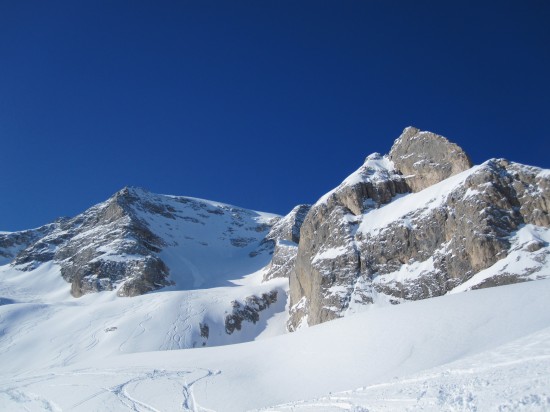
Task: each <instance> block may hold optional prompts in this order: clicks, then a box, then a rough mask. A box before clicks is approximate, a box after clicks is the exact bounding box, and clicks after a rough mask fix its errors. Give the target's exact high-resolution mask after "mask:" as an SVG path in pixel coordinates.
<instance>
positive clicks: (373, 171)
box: [315, 153, 395, 205]
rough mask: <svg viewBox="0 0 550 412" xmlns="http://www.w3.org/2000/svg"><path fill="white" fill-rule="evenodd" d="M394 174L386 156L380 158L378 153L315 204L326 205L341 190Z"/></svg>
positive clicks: (383, 178)
mask: <svg viewBox="0 0 550 412" xmlns="http://www.w3.org/2000/svg"><path fill="white" fill-rule="evenodd" d="M394 172H395V167H394V164H393V162H392V161H391V160H390V159H389V158H388V156H381V155H380V154H379V153H373V154H371V155H369V156H368V157H367V158H366V160H365V163H364V164H363V165H362V166H361V167H360V168H359V169H357V170H356V171H355V172H353V173H352V174H350V175H349V176H348V177H347V178H346V179H344V181H343V182H342V183H341V184H340V185H339V186H338V187H337V188H335V189H333V190H331V191H330V192H328V193H326V194H325V195H323V196H322V197H321V198H320V199H319V200H318V201H317V202H316V203H315V204H316V205H319V204H322V203H326V201H327V200H328V199H329V198H330V196H332V195H333V194H334V193H335V192H337V191H338V190H341V189H342V188H345V187H349V186H355V185H356V184H359V183H363V182H368V181H371V182H376V181H380V180H387V179H388V178H389V176H390V175H391V174H392V173H394Z"/></svg>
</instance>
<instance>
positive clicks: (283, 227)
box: [264, 205, 311, 280]
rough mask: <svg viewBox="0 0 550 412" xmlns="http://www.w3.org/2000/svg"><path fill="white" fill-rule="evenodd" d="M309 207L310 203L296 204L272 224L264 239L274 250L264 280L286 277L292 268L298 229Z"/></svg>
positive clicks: (296, 247)
mask: <svg viewBox="0 0 550 412" xmlns="http://www.w3.org/2000/svg"><path fill="white" fill-rule="evenodd" d="M310 209H311V205H298V206H296V207H294V208H293V209H292V210H291V211H290V213H289V214H288V215H286V216H285V217H284V218H282V219H280V220H279V221H278V222H277V223H275V225H273V228H272V229H271V230H270V232H269V234H268V235H267V236H266V239H265V242H266V243H267V242H269V243H270V244H271V245H273V246H274V250H273V257H272V259H271V263H270V264H269V267H268V268H267V271H266V273H265V275H264V280H269V279H273V278H280V277H285V278H288V277H289V276H290V273H291V271H292V270H294V261H295V260H296V254H297V253H298V243H299V242H300V229H301V227H302V224H303V222H304V219H305V218H306V216H307V213H308V212H309V210H310Z"/></svg>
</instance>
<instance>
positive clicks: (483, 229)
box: [289, 128, 550, 330]
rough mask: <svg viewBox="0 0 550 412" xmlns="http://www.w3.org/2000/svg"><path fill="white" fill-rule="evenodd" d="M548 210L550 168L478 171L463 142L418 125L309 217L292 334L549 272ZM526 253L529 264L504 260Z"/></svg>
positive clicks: (293, 289)
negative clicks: (381, 305) (377, 304)
mask: <svg viewBox="0 0 550 412" xmlns="http://www.w3.org/2000/svg"><path fill="white" fill-rule="evenodd" d="M430 141H431V142H432V144H433V149H432V150H426V147H428V146H430V145H429V143H430ZM404 147H405V148H406V150H408V151H410V152H407V151H404V150H405V149H403V148H404ZM430 147H431V146H430ZM417 151H420V154H418V153H417ZM401 169H403V170H405V171H406V172H408V173H412V172H415V174H408V175H405V174H403V173H402V172H401ZM549 212H550V171H548V170H542V169H539V168H536V167H531V166H525V165H520V164H517V163H513V162H508V161H506V160H503V159H492V160H489V161H487V162H485V163H483V164H482V165H479V166H474V167H470V163H469V160H468V157H467V155H466V154H465V153H463V152H462V151H461V149H460V148H458V146H456V145H454V144H452V143H450V142H449V141H448V140H446V139H444V138H443V137H441V136H437V135H434V134H432V133H429V132H420V131H419V130H417V129H412V128H407V129H405V131H404V132H403V134H402V136H401V137H400V138H398V139H397V140H396V141H395V143H394V146H393V147H392V149H391V151H390V155H389V156H385V157H382V156H380V155H378V154H374V155H371V156H369V157H367V159H366V161H365V164H364V165H363V166H362V167H361V168H359V169H358V170H357V171H356V172H355V173H353V174H352V175H351V176H349V177H348V178H347V179H346V180H344V182H343V183H342V184H341V185H340V186H338V187H337V188H336V189H334V190H332V191H331V192H329V193H328V194H327V195H325V196H323V197H322V198H321V199H320V200H319V201H318V202H317V203H315V204H314V205H313V207H312V208H311V210H310V212H309V213H308V215H307V217H306V219H305V221H304V223H303V225H302V229H301V240H300V244H299V246H298V251H297V257H296V264H295V268H294V271H292V272H291V277H290V296H291V305H292V306H291V314H290V315H291V318H290V322H289V329H290V330H296V329H298V328H300V327H303V326H305V325H315V324H318V323H322V322H325V321H327V320H331V319H334V318H336V317H340V316H343V315H344V314H346V313H351V312H355V311H357V310H362V309H361V308H362V306H364V305H368V304H370V303H373V302H374V301H376V300H384V301H387V302H390V303H394V304H397V303H400V302H403V301H405V300H418V299H425V298H429V297H433V296H441V295H443V294H445V293H447V292H450V291H451V290H459V289H455V288H459V286H460V285H461V284H464V283H465V282H468V283H467V284H468V287H469V288H479V287H487V286H496V285H503V284H508V283H515V282H521V281H525V280H533V279H540V278H544V277H547V276H549V272H548V268H549V265H550V260H549V259H548V256H549V255H550V247H549V243H548V239H550V232H549V227H550V215H549ZM518 249H522V250H523V251H524V252H523V254H522V256H525V259H527V260H529V259H531V262H530V263H528V264H527V263H526V264H524V265H523V264H518V265H511V264H502V263H503V262H508V263H510V262H509V260H510V259H508V260H505V261H503V262H501V260H502V259H505V258H507V257H509V256H512V255H514V256H515V257H518V256H519V255H518V254H517V253H516V250H518ZM528 256H531V258H529V257H528ZM499 262H500V263H499ZM495 265H496V266H495ZM490 268H493V269H491V270H489V269H490ZM487 270H488V272H484V274H482V275H480V276H476V274H478V273H480V272H481V271H487ZM476 279H477V280H478V282H477V283H475V280H476Z"/></svg>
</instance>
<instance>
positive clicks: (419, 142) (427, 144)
mask: <svg viewBox="0 0 550 412" xmlns="http://www.w3.org/2000/svg"><path fill="white" fill-rule="evenodd" d="M389 157H390V159H391V160H392V161H393V163H394V165H395V168H396V169H397V170H399V171H400V172H401V173H402V174H403V176H405V179H406V181H407V184H408V185H409V186H410V188H411V189H412V191H414V192H418V191H420V190H422V189H425V188H427V187H429V186H431V185H433V184H436V183H439V182H441V181H442V180H445V179H447V178H448V177H451V176H453V175H455V174H457V173H460V172H463V171H465V170H468V169H469V168H470V167H472V162H471V161H470V158H469V157H468V155H467V154H466V153H464V151H463V150H462V149H461V148H460V147H458V146H457V145H456V144H454V143H451V142H449V141H448V140H447V139H446V138H444V137H443V136H439V135H437V134H435V133H431V132H424V131H420V130H418V129H416V128H414V127H407V128H406V129H405V130H404V131H403V133H402V134H401V136H400V137H399V138H398V139H397V140H396V141H395V143H394V145H393V147H392V148H391V150H390V154H389Z"/></svg>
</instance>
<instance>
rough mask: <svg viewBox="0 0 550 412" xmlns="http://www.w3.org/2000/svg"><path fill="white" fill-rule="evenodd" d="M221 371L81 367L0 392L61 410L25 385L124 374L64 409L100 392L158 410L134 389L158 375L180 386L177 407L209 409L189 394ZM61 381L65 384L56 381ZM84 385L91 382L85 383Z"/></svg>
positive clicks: (188, 411)
mask: <svg viewBox="0 0 550 412" xmlns="http://www.w3.org/2000/svg"><path fill="white" fill-rule="evenodd" d="M219 374H221V371H219V370H210V369H201V368H198V369H189V370H178V371H168V370H158V369H154V370H152V371H150V372H139V371H116V372H112V373H109V372H108V371H97V372H96V371H83V372H75V373H49V374H45V375H41V376H33V377H29V378H22V379H16V380H13V381H11V382H10V384H9V386H7V387H5V389H2V390H0V394H6V395H7V396H8V398H9V399H10V400H11V401H12V402H13V403H14V404H16V405H18V406H22V407H24V404H25V403H29V402H31V401H32V402H39V403H40V405H39V407H40V409H41V410H47V411H54V412H57V411H61V410H62V408H61V407H60V406H59V405H57V404H56V403H55V402H53V401H52V400H51V399H47V398H44V397H42V396H40V395H37V394H36V393H34V392H32V391H31V390H30V389H29V387H31V386H33V385H35V384H44V383H48V384H49V385H48V386H56V379H59V378H67V377H71V378H74V379H72V380H74V381H77V382H78V384H79V385H82V384H86V380H85V379H84V382H81V380H82V378H83V377H84V378H86V377H87V376H90V377H92V379H93V380H94V381H95V382H99V381H101V378H100V379H98V376H99V377H101V376H105V377H113V376H116V377H121V376H124V375H126V376H127V378H126V379H125V380H123V381H122V382H119V383H116V384H114V385H111V386H109V387H98V388H97V389H98V390H96V391H94V392H93V393H92V394H90V395H88V396H86V397H85V398H83V399H81V400H79V401H78V402H76V403H73V404H72V405H70V406H69V407H68V408H66V410H73V409H77V408H81V407H82V408H84V409H86V403H88V402H89V401H91V400H93V399H94V398H96V397H97V396H100V395H103V394H112V395H113V396H115V397H116V398H117V399H118V400H119V402H120V403H121V404H122V405H123V406H124V407H125V408H126V409H128V410H130V411H139V412H141V411H148V412H161V411H162V410H163V409H162V407H157V406H155V405H152V404H150V403H148V402H145V401H144V400H143V399H141V398H140V397H139V396H137V395H136V394H135V392H138V393H139V392H141V390H140V389H139V388H138V386H139V385H140V384H147V382H154V381H156V380H159V379H168V380H170V381H173V382H176V383H177V384H178V385H179V386H180V391H179V393H180V395H181V396H182V400H181V402H180V405H181V410H182V411H185V412H211V410H210V409H207V408H204V407H202V406H200V404H199V403H198V402H197V400H196V399H195V396H194V394H193V386H194V385H196V384H197V383H198V382H201V381H204V380H205V379H209V378H211V377H213V376H216V375H219ZM58 385H65V384H58ZM85 386H93V384H92V385H87V384H86V385H85Z"/></svg>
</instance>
